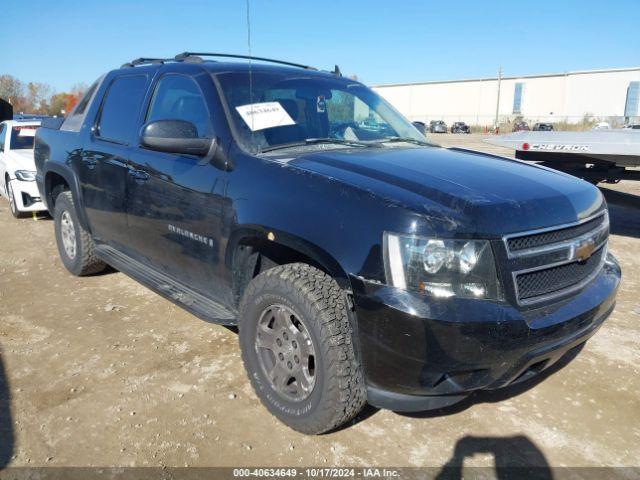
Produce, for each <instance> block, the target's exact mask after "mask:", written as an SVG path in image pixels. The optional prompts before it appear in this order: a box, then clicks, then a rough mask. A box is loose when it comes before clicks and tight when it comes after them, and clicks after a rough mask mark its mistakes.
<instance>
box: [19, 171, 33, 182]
mask: <svg viewBox="0 0 640 480" xmlns="http://www.w3.org/2000/svg"><path fill="white" fill-rule="evenodd" d="M16 178H17V179H18V180H22V181H23V182H33V181H34V180H35V179H36V172H32V171H31V170H16Z"/></svg>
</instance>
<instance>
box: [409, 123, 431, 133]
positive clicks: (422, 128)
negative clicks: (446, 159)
mask: <svg viewBox="0 0 640 480" xmlns="http://www.w3.org/2000/svg"><path fill="white" fill-rule="evenodd" d="M411 125H413V126H414V127H416V128H417V129H418V131H419V132H420V133H421V134H422V135H426V134H427V126H426V125H425V124H424V123H422V122H411Z"/></svg>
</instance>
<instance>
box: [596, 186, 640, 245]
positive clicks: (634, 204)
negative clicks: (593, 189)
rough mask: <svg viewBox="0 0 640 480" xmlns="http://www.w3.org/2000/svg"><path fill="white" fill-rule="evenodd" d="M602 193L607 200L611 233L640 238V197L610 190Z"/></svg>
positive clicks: (605, 189)
mask: <svg viewBox="0 0 640 480" xmlns="http://www.w3.org/2000/svg"><path fill="white" fill-rule="evenodd" d="M600 191H601V192H602V194H603V195H604V197H605V198H606V199H607V205H608V207H609V222H610V230H611V233H612V234H613V235H622V236H625V237H634V238H640V214H639V211H640V196H637V195H632V194H630V193H624V192H618V191H616V190H610V189H608V188H600Z"/></svg>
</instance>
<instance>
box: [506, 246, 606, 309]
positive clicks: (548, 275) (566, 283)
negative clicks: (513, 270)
mask: <svg viewBox="0 0 640 480" xmlns="http://www.w3.org/2000/svg"><path fill="white" fill-rule="evenodd" d="M605 252H606V248H605V247H600V249H599V250H598V251H596V252H594V253H593V255H591V257H589V258H588V259H587V260H585V261H584V262H573V263H566V264H564V265H559V266H555V267H550V268H545V269H543V270H536V271H533V272H528V273H520V274H517V275H516V286H517V292H518V298H519V299H520V300H531V299H533V298H535V297H540V296H542V295H548V294H550V293H553V292H561V291H562V290H565V289H567V288H569V287H572V286H574V285H579V284H581V283H583V282H584V281H585V280H587V279H588V278H589V277H591V276H592V275H593V274H594V273H595V272H596V271H597V269H598V268H599V267H600V266H601V264H602V260H603V256H604V255H605Z"/></svg>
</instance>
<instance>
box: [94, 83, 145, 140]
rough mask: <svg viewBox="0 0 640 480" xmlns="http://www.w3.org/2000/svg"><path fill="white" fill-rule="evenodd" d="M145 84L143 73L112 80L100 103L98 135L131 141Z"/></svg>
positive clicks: (108, 138)
mask: <svg viewBox="0 0 640 480" xmlns="http://www.w3.org/2000/svg"><path fill="white" fill-rule="evenodd" d="M146 86H147V77H145V76H144V75H131V76H126V77H118V78H116V79H115V80H114V81H113V83H112V84H111V86H110V87H109V91H108V92H107V97H106V99H105V101H104V104H103V105H102V113H101V114H100V121H99V123H98V135H99V136H100V137H102V138H104V139H107V140H112V141H114V142H118V143H128V142H130V141H131V137H132V134H133V129H134V128H135V126H136V122H137V120H138V115H139V113H140V106H141V105H142V101H143V99H144V94H145V92H146Z"/></svg>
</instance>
